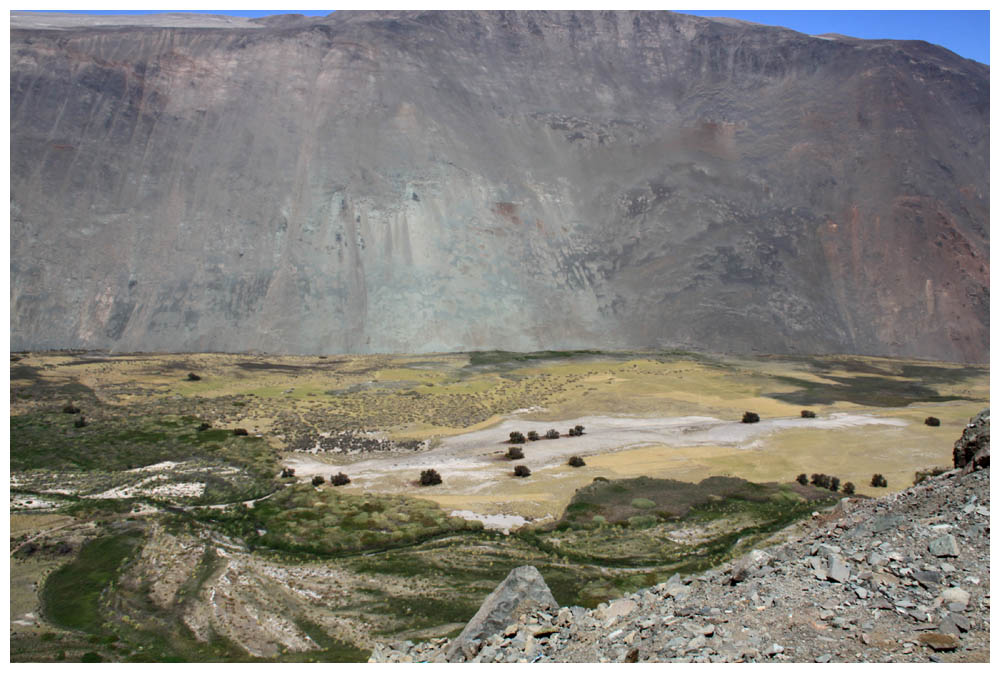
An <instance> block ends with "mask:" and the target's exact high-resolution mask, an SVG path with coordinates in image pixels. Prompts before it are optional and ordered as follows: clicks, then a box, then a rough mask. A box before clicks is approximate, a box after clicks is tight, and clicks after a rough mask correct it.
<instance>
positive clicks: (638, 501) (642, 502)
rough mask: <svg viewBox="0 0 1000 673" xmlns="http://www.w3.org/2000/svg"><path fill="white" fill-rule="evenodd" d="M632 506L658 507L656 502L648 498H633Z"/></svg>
mask: <svg viewBox="0 0 1000 673" xmlns="http://www.w3.org/2000/svg"><path fill="white" fill-rule="evenodd" d="M632 506H633V507H635V508H636V509H652V508H654V507H656V503H655V502H653V501H652V500H649V499H648V498H634V499H633V500H632Z"/></svg>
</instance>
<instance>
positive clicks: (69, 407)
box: [63, 404, 80, 414]
mask: <svg viewBox="0 0 1000 673" xmlns="http://www.w3.org/2000/svg"><path fill="white" fill-rule="evenodd" d="M63 413H64V414H78V413H80V407H74V406H73V405H72V404H67V405H66V406H65V407H63Z"/></svg>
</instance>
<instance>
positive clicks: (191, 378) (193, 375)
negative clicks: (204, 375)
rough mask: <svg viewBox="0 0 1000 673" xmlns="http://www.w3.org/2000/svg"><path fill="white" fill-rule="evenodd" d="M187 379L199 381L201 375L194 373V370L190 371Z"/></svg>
mask: <svg viewBox="0 0 1000 673" xmlns="http://www.w3.org/2000/svg"><path fill="white" fill-rule="evenodd" d="M188 381H201V377H200V376H198V375H197V374H195V373H194V372H191V373H190V374H188Z"/></svg>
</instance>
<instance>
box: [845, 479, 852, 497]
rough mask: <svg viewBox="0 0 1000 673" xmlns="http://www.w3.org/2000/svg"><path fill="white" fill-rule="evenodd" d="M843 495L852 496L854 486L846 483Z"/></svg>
mask: <svg viewBox="0 0 1000 673" xmlns="http://www.w3.org/2000/svg"><path fill="white" fill-rule="evenodd" d="M844 495H854V484H853V483H851V482H847V483H846V484H844Z"/></svg>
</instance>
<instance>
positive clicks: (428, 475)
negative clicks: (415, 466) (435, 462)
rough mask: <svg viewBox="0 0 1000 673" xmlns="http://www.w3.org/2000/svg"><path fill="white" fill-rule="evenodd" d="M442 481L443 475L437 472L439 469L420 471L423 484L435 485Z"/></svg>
mask: <svg viewBox="0 0 1000 673" xmlns="http://www.w3.org/2000/svg"><path fill="white" fill-rule="evenodd" d="M440 483H441V475H440V474H438V473H437V470H424V471H423V472H421V473H420V485H421V486H433V485H434V484H440Z"/></svg>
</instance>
